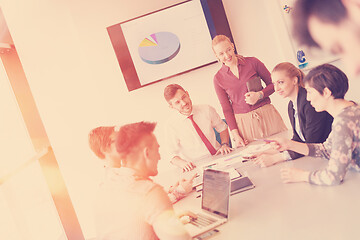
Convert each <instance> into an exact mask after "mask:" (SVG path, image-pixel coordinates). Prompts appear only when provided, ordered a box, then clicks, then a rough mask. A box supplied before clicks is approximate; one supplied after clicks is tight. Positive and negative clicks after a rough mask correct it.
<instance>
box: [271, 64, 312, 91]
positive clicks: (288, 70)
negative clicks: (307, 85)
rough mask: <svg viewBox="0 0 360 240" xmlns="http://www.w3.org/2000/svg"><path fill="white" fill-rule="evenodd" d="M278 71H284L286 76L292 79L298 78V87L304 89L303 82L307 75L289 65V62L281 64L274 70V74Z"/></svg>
mask: <svg viewBox="0 0 360 240" xmlns="http://www.w3.org/2000/svg"><path fill="white" fill-rule="evenodd" d="M276 71H284V72H285V74H286V75H287V76H288V77H290V78H293V77H296V78H297V79H298V86H300V87H304V81H303V80H304V77H305V74H304V73H303V71H301V70H300V69H299V68H297V67H296V66H294V64H292V63H289V62H282V63H279V64H278V65H276V66H275V67H274V69H273V70H272V72H276Z"/></svg>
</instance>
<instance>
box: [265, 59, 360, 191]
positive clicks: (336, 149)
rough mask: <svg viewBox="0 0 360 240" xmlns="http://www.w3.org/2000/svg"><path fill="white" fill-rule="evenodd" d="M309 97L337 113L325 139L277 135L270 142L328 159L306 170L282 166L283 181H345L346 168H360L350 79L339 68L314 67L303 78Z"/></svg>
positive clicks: (359, 110) (359, 124)
mask: <svg viewBox="0 0 360 240" xmlns="http://www.w3.org/2000/svg"><path fill="white" fill-rule="evenodd" d="M304 83H305V89H306V91H307V100H308V101H310V103H311V105H312V106H313V107H314V108H315V110H316V111H317V112H322V111H327V112H328V113H329V114H330V115H331V116H333V117H334V122H333V124H332V130H331V132H330V134H329V137H328V138H327V139H326V141H325V142H324V143H300V142H296V141H293V140H289V139H281V138H279V139H274V140H273V141H272V142H271V143H270V144H271V145H272V146H273V147H274V149H276V150H278V151H285V150H292V151H295V152H298V153H300V154H303V155H308V156H312V157H323V158H325V159H327V160H329V163H328V166H327V167H326V168H325V169H322V170H317V171H312V172H310V171H305V170H301V169H296V168H284V169H281V178H282V179H283V182H285V183H289V182H309V183H312V184H317V185H335V184H340V183H341V182H343V181H344V178H345V175H346V172H347V171H349V170H355V171H358V172H360V107H359V106H358V105H357V104H356V103H355V102H352V101H348V100H345V99H344V96H345V94H346V92H347V90H348V88H349V83H348V79H347V77H346V75H345V73H344V72H342V71H341V70H340V69H339V68H337V67H335V66H333V65H330V64H323V65H320V66H318V67H316V68H314V69H312V70H311V71H310V72H309V73H308V75H307V76H306V77H305V79H304Z"/></svg>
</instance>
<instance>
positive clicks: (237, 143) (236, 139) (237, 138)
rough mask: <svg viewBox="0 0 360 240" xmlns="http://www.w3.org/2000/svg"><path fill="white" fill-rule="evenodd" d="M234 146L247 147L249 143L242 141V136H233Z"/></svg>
mask: <svg viewBox="0 0 360 240" xmlns="http://www.w3.org/2000/svg"><path fill="white" fill-rule="evenodd" d="M233 141H234V145H235V147H236V148H238V147H245V146H246V145H247V144H248V143H249V142H248V141H247V140H246V139H245V140H244V139H242V137H240V135H234V136H233Z"/></svg>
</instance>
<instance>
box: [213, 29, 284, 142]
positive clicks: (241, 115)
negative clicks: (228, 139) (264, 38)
mask: <svg viewBox="0 0 360 240" xmlns="http://www.w3.org/2000/svg"><path fill="white" fill-rule="evenodd" d="M212 49H213V51H214V54H215V56H216V57H217V59H218V61H219V62H220V63H221V68H220V70H219V71H218V72H217V73H216V74H215V77H214V87H215V91H216V94H217V96H218V99H219V101H220V104H221V107H222V109H223V112H224V116H225V119H226V122H227V124H228V125H229V128H230V130H231V135H232V138H233V143H234V146H235V147H239V146H244V145H245V144H247V143H248V142H251V141H254V140H257V139H261V138H265V137H268V136H271V135H273V134H276V133H279V132H282V131H285V130H286V126H285V124H284V122H283V120H282V118H281V116H280V114H279V112H278V111H277V110H276V109H275V107H274V106H273V105H272V104H271V101H270V98H269V96H270V95H271V94H273V93H274V86H273V84H272V82H271V75H270V72H269V71H268V70H267V68H266V67H265V65H264V64H263V63H262V62H261V61H260V60H259V59H257V58H255V57H242V56H240V55H237V54H235V47H234V44H233V43H232V42H231V41H230V39H229V38H228V37H227V36H224V35H217V36H216V37H214V39H213V40H212ZM261 81H263V82H264V83H265V85H266V86H265V88H262V85H261Z"/></svg>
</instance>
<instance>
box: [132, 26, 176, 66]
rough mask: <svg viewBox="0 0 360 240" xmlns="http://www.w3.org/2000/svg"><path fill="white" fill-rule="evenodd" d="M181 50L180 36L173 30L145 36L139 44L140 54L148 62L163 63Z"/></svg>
mask: <svg viewBox="0 0 360 240" xmlns="http://www.w3.org/2000/svg"><path fill="white" fill-rule="evenodd" d="M179 51H180V41H179V38H178V37H177V36H176V35H175V34H173V33H171V32H157V33H153V34H151V35H149V36H147V37H146V38H144V39H143V40H142V41H141V43H140V45H139V56H140V58H141V60H143V61H144V62H146V63H148V64H162V63H165V62H168V61H170V60H171V59H173V58H174V57H175V56H176V55H177V54H178V53H179Z"/></svg>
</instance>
